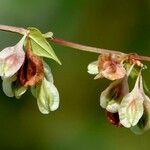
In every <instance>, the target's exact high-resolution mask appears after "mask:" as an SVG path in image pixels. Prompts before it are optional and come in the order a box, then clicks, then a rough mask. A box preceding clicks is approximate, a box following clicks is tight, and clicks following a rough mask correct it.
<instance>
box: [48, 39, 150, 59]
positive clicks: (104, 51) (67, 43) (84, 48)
mask: <svg viewBox="0 0 150 150" xmlns="http://www.w3.org/2000/svg"><path fill="white" fill-rule="evenodd" d="M50 40H51V41H52V42H54V43H57V44H60V45H63V46H67V47H71V48H75V49H78V50H82V51H87V52H93V53H99V54H107V53H112V54H116V55H122V56H127V55H129V54H126V53H123V52H120V51H115V50H109V49H104V48H97V47H91V46H86V45H81V44H78V43H74V42H70V41H66V40H64V39H61V38H52V39H50ZM138 59H139V60H143V61H150V57H149V56H140V55H138Z"/></svg>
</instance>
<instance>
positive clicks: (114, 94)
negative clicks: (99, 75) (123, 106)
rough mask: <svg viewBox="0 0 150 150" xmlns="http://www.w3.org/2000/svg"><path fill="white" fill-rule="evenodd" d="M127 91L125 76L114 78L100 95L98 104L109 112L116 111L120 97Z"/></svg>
mask: <svg viewBox="0 0 150 150" xmlns="http://www.w3.org/2000/svg"><path fill="white" fill-rule="evenodd" d="M127 93H129V87H128V81H127V76H125V77H124V78H122V79H119V80H116V81H114V82H113V83H111V84H110V85H109V87H107V88H106V89H105V90H104V91H103V92H102V93H101V96H100V105H101V107H102V108H105V109H106V110H107V111H109V112H111V113H116V112H118V108H119V105H120V103H121V100H122V98H123V97H124V96H125V95H126V94H127Z"/></svg>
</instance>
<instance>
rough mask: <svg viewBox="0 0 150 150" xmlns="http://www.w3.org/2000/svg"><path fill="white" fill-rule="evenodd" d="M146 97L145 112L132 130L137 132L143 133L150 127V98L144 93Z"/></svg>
mask: <svg viewBox="0 0 150 150" xmlns="http://www.w3.org/2000/svg"><path fill="white" fill-rule="evenodd" d="M143 98H144V102H143V103H144V113H143V116H142V118H141V119H140V120H139V122H138V124H137V125H136V126H134V127H132V128H131V131H132V132H134V133H135V134H142V133H143V132H145V131H147V130H149V129H150V98H149V97H148V96H146V95H145V94H144V95H143Z"/></svg>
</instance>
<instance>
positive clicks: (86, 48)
mask: <svg viewBox="0 0 150 150" xmlns="http://www.w3.org/2000/svg"><path fill="white" fill-rule="evenodd" d="M0 30H4V31H9V32H15V33H19V34H22V35H24V34H28V33H29V30H27V29H24V28H20V27H14V26H7V25H0ZM50 40H51V41H52V42H54V43H58V44H60V45H64V46H67V47H71V48H74V49H78V50H82V51H87V52H93V53H99V54H107V53H113V54H116V55H124V56H126V55H128V54H126V53H123V52H120V51H115V50H108V49H103V48H96V47H91V46H86V45H81V44H78V43H74V42H70V41H66V40H64V39H60V38H52V39H50ZM138 58H139V59H140V60H143V61H150V57H149V56H140V55H139V57H138Z"/></svg>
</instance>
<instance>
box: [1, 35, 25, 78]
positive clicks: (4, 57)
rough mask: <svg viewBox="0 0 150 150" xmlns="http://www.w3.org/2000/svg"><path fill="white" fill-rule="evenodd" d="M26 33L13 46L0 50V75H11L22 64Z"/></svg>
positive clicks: (6, 76)
mask: <svg viewBox="0 0 150 150" xmlns="http://www.w3.org/2000/svg"><path fill="white" fill-rule="evenodd" d="M25 38H26V35H25V36H24V37H23V38H22V39H21V40H20V41H19V42H18V43H17V44H16V45H15V46H13V47H7V48H5V49H3V50H2V51H1V52H0V76H1V77H4V78H8V77H11V76H13V75H14V74H15V73H16V72H17V71H18V70H19V69H20V67H21V66H22V64H23V62H24V59H25V54H24V51H23V44H24V40H25Z"/></svg>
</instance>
